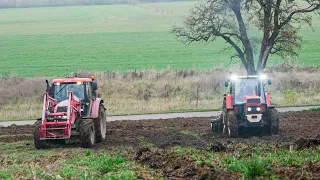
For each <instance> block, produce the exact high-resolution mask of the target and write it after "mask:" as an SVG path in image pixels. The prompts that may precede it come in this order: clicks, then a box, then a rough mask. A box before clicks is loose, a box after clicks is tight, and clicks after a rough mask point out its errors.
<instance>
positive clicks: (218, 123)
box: [211, 74, 279, 137]
mask: <svg viewBox="0 0 320 180" xmlns="http://www.w3.org/2000/svg"><path fill="white" fill-rule="evenodd" d="M267 84H269V85H271V80H267V76H266V75H265V74H261V75H256V76H235V75H233V76H231V77H230V78H229V79H228V80H227V81H226V82H225V87H226V88H227V91H226V94H224V98H223V106H222V113H221V115H220V117H219V118H218V119H215V120H212V122H211V127H212V130H213V131H214V132H223V133H224V134H226V135H228V136H229V137H238V136H239V135H244V134H246V133H249V132H250V131H252V130H253V129H256V130H258V131H260V132H261V133H263V134H265V133H271V134H277V133H278V129H279V118H278V113H277V110H276V109H275V107H274V106H271V103H270V95H269V93H267V90H266V85H267Z"/></svg>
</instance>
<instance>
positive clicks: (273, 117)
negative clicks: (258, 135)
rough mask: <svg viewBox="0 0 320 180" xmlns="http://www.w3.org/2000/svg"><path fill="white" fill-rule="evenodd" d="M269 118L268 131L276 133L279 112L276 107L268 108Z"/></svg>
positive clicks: (272, 133) (277, 130)
mask: <svg viewBox="0 0 320 180" xmlns="http://www.w3.org/2000/svg"><path fill="white" fill-rule="evenodd" d="M269 120H270V133H271V135H274V134H278V132H279V114H278V111H277V110H276V109H270V110H269Z"/></svg>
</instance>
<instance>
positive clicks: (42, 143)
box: [33, 121, 48, 149]
mask: <svg viewBox="0 0 320 180" xmlns="http://www.w3.org/2000/svg"><path fill="white" fill-rule="evenodd" d="M41 124H42V121H36V122H35V123H34V130H33V140H34V146H35V148H37V149H45V148H47V147H48V144H47V142H46V140H40V127H41Z"/></svg>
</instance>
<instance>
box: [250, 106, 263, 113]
mask: <svg viewBox="0 0 320 180" xmlns="http://www.w3.org/2000/svg"><path fill="white" fill-rule="evenodd" d="M257 107H258V106H250V108H251V111H248V114H261V111H258V110H257ZM248 108H249V107H248Z"/></svg>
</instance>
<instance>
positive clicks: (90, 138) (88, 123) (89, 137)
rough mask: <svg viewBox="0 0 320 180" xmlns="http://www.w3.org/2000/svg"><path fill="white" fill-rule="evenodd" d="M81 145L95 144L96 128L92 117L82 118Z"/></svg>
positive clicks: (86, 146)
mask: <svg viewBox="0 0 320 180" xmlns="http://www.w3.org/2000/svg"><path fill="white" fill-rule="evenodd" d="M80 139H81V146H82V147H84V148H91V147H93V146H94V144H95V139H96V138H95V129H94V123H93V121H92V119H82V120H81V123H80Z"/></svg>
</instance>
